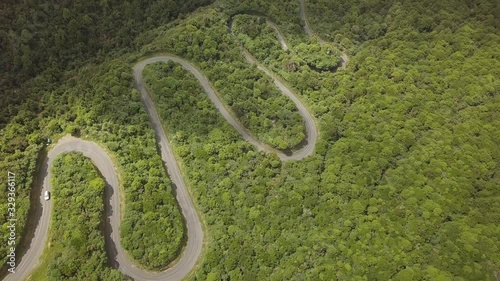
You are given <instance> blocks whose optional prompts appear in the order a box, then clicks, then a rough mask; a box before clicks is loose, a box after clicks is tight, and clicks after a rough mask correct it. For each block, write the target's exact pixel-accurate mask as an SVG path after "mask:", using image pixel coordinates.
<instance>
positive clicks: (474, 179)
mask: <svg viewBox="0 0 500 281" xmlns="http://www.w3.org/2000/svg"><path fill="white" fill-rule="evenodd" d="M498 5H499V4H498V3H497V1H493V0H482V1H476V2H473V1H472V2H471V1H456V0H447V1H444V2H443V1H442V2H436V1H428V0H424V1H417V2H415V1H413V2H411V1H397V2H396V1H377V0H374V1H350V2H346V1H343V2H342V1H320V0H309V1H307V7H308V10H307V13H308V17H309V22H310V23H311V25H312V27H313V29H314V30H315V31H316V32H317V33H318V35H319V36H321V38H323V39H324V40H326V41H328V42H327V43H326V45H321V44H319V42H318V40H317V38H314V37H309V36H307V35H306V34H305V33H304V31H303V28H302V25H303V23H302V21H301V20H300V17H299V1H298V0H297V1H295V0H293V1H292V0H289V1H249V0H248V1H229V0H228V1H218V2H216V3H215V4H214V5H213V6H210V7H207V8H202V9H200V10H199V11H197V12H194V13H192V14H190V15H189V16H187V17H186V18H185V19H182V20H179V21H177V22H175V23H174V24H170V25H162V26H160V27H159V28H156V29H151V28H152V27H153V26H145V27H144V28H143V29H138V30H140V31H138V32H137V33H135V34H138V37H137V39H136V40H135V41H133V42H134V43H133V44H132V45H133V46H127V47H123V49H122V48H121V47H118V48H117V50H116V51H113V52H114V53H115V54H121V56H120V57H118V58H113V59H111V58H109V57H107V56H104V57H103V58H101V60H102V61H103V62H102V63H100V62H99V63H96V64H86V63H84V62H83V61H81V62H80V64H79V65H82V67H78V68H77V69H76V70H72V71H61V72H62V73H63V74H64V75H60V76H58V77H60V79H61V81H62V82H57V83H56V82H55V80H52V79H51V78H50V76H48V75H46V74H42V75H38V76H36V75H35V74H38V73H35V74H32V75H33V77H35V76H36V78H34V79H32V80H29V81H28V82H24V83H20V85H19V87H18V88H14V87H12V86H7V89H8V90H7V91H5V93H4V94H3V95H7V96H9V97H11V98H12V99H14V97H16V95H14V93H19V96H20V97H22V96H23V93H30V97H31V96H32V98H31V99H18V101H17V103H12V105H10V104H11V103H9V106H8V107H6V108H7V109H6V110H5V111H2V115H3V116H2V118H3V119H2V120H4V121H3V123H5V125H2V126H1V129H0V160H1V161H0V167H1V169H2V171H4V170H12V171H14V172H16V173H17V175H18V188H19V189H18V190H19V194H18V200H19V201H18V202H19V204H20V205H21V206H20V207H19V208H18V212H19V213H18V215H19V219H20V223H24V222H25V217H26V212H27V206H28V204H29V203H28V194H29V188H28V187H29V185H30V184H31V180H32V179H31V175H32V173H33V171H34V168H35V161H36V158H37V154H38V151H39V149H40V147H41V144H42V143H43V141H44V139H45V138H46V137H52V136H58V135H61V134H64V133H73V134H79V135H81V136H82V137H85V138H88V139H92V140H94V141H97V142H100V143H102V144H103V145H105V146H106V147H108V148H109V150H110V151H111V152H112V153H113V155H115V157H116V161H117V163H119V167H120V170H121V173H120V174H122V175H123V179H122V184H123V187H124V190H125V197H126V198H125V199H126V200H125V202H126V209H125V221H124V223H123V226H122V227H123V229H128V228H127V227H130V226H134V225H141V223H147V225H155V226H156V225H157V226H158V227H160V228H161V227H162V226H164V227H165V228H166V229H155V228H152V229H145V230H143V232H140V231H141V230H140V229H130V231H122V238H123V241H126V239H129V238H130V237H136V236H134V235H139V233H140V235H144V237H145V238H144V239H139V240H137V239H135V240H133V241H134V242H140V243H141V244H139V245H137V244H133V243H130V244H128V246H126V247H127V250H128V251H129V252H130V253H132V254H133V256H134V258H135V259H136V260H138V261H139V262H140V263H141V264H143V265H146V266H148V267H153V268H158V267H161V266H162V265H165V264H167V263H168V262H169V261H170V260H171V259H172V258H175V257H172V256H170V257H165V258H164V260H162V261H156V260H151V259H148V257H151V255H153V254H154V253H155V252H154V251H155V250H158V249H175V248H176V247H177V248H179V247H181V245H177V246H176V244H175V243H176V242H175V241H174V240H169V239H171V238H170V237H163V238H162V237H159V234H161V233H165V232H166V231H169V229H170V228H169V227H167V226H165V225H168V224H162V225H160V224H154V223H152V222H150V221H148V219H150V218H151V217H150V216H144V212H143V210H144V209H145V208H146V206H147V203H146V202H149V200H156V199H157V198H163V199H164V201H163V205H162V206H163V207H162V208H164V210H163V211H161V212H160V211H158V212H156V214H157V215H158V216H165V219H167V220H169V221H170V222H171V224H170V225H172V226H173V227H174V228H177V227H180V228H182V226H181V224H182V219H181V217H180V213H179V211H178V209H177V206H176V203H175V200H174V198H173V196H172V194H171V192H170V181H169V180H168V178H167V176H166V173H165V171H164V169H163V168H162V165H161V160H160V158H159V156H158V155H157V152H156V149H155V143H154V134H153V131H152V130H151V127H150V125H149V121H148V118H147V116H146V114H145V112H144V106H143V105H142V104H141V102H140V100H139V94H138V93H137V91H135V90H134V89H133V88H134V84H133V79H132V75H131V66H132V64H133V63H134V62H136V61H137V60H138V59H140V58H142V57H145V56H148V55H151V54H154V53H162V52H166V53H173V54H176V55H178V56H181V57H183V58H185V59H188V60H190V61H192V62H193V63H194V64H195V65H197V66H198V67H199V69H200V70H201V71H202V72H203V73H204V74H205V75H206V76H207V77H208V79H209V80H210V81H211V83H212V84H213V86H214V88H215V89H216V90H217V91H218V92H219V94H220V95H221V97H222V98H223V99H224V100H225V101H226V102H227V104H228V105H229V106H230V107H231V108H232V110H233V112H235V114H237V115H238V118H240V120H241V121H242V122H243V123H244V124H245V126H247V128H249V130H250V131H252V132H253V133H255V134H256V135H258V137H259V138H260V139H261V140H263V141H265V142H267V143H269V144H272V145H275V146H278V147H279V142H273V141H274V140H275V139H276V136H280V135H285V136H289V139H287V140H285V141H287V143H286V144H287V145H288V147H291V146H293V145H294V144H295V143H297V142H300V141H301V139H299V138H298V139H292V137H293V136H294V133H295V132H297V131H300V130H299V129H297V131H296V130H295V129H293V128H298V127H297V126H296V125H297V124H300V120H301V119H300V116H298V115H297V113H296V111H295V110H294V107H293V104H291V103H290V102H289V101H287V100H286V99H282V97H281V95H280V93H279V92H278V91H277V90H276V89H275V88H274V87H273V85H272V83H271V80H270V79H269V78H268V77H267V76H266V75H265V74H264V73H262V72H260V71H258V70H257V69H256V68H255V67H253V66H249V64H248V63H247V62H246V61H245V59H244V57H243V56H242V54H241V50H240V48H239V47H240V46H241V45H243V46H244V47H245V48H247V49H248V50H249V51H250V52H251V53H252V54H254V56H255V57H256V58H257V59H258V60H259V62H260V63H262V64H264V65H266V66H268V67H269V68H270V69H272V70H273V71H274V72H275V73H277V74H278V75H279V76H280V77H282V79H283V80H284V81H285V82H286V83H288V84H289V85H291V86H292V87H293V88H294V89H295V90H296V91H297V93H298V94H299V95H300V96H301V98H302V99H303V100H304V101H305V102H306V103H307V105H308V106H309V107H310V108H311V110H312V113H313V115H314V116H315V117H316V118H317V120H318V125H319V131H320V139H319V142H318V144H317V146H316V153H315V154H314V155H313V156H311V157H308V158H306V159H303V160H301V161H292V162H280V161H279V159H278V158H277V157H276V156H275V155H268V154H263V153H259V152H257V151H256V150H255V148H254V147H253V146H251V145H249V144H248V143H246V142H244V141H243V140H242V139H241V137H240V136H239V135H238V134H237V132H236V131H234V129H233V128H232V127H231V126H230V125H229V124H227V122H225V120H224V119H223V118H222V117H221V116H220V114H219V113H218V112H217V111H216V109H215V107H214V106H213V105H212V104H211V103H210V101H209V100H208V98H207V97H206V95H205V94H204V93H203V91H202V89H201V88H200V86H199V85H198V83H197V81H196V80H195V79H194V78H193V77H192V76H191V75H190V74H188V73H186V72H185V71H184V70H183V69H182V68H180V67H178V66H176V65H175V64H172V63H169V64H165V63H161V64H155V65H150V66H148V67H147V68H146V69H145V71H144V73H145V76H146V79H147V82H148V85H149V87H150V89H151V94H152V96H153V99H154V101H155V102H156V104H157V108H158V112H159V113H160V116H161V118H162V119H163V125H164V127H165V128H166V131H167V134H168V136H169V139H170V140H171V142H172V145H173V147H174V150H175V153H176V156H177V157H178V159H180V166H181V168H182V169H183V172H184V174H185V176H186V178H185V180H186V182H187V183H188V185H189V186H190V190H191V192H192V194H193V196H194V203H195V205H197V206H198V208H199V210H200V212H201V213H202V218H203V220H204V221H205V223H206V228H207V229H206V233H207V234H206V235H207V236H208V237H207V238H208V239H207V240H208V244H207V249H206V251H205V252H204V255H203V257H202V260H201V265H200V267H199V268H197V269H196V272H195V273H194V275H193V276H192V279H193V280H229V279H230V280H497V279H498V278H499V276H500V263H499V261H500V254H499V253H500V241H499V237H500V189H499V188H498V187H499V186H500V167H499V165H500V164H499V163H500V143H499V142H498V139H500V129H499V128H500V118H499V114H498V112H500V95H499V92H500V81H499V80H498V79H497V77H500V30H499V28H500V26H498V21H497V20H496V19H498V18H499V15H498V13H499V11H500V9H499V7H498ZM248 10H252V11H258V12H260V13H261V14H262V15H266V16H267V17H268V18H269V19H271V20H272V21H274V22H275V23H276V24H277V25H278V27H279V28H280V30H281V32H282V33H283V35H284V37H285V39H286V41H287V44H288V45H289V50H288V51H283V50H282V49H281V48H280V44H279V42H278V41H277V39H276V33H275V31H274V30H273V29H272V28H269V26H268V25H267V24H266V23H265V20H264V19H263V18H261V19H259V17H258V16H245V15H240V16H235V17H234V24H235V25H234V31H235V35H234V36H233V35H231V34H230V33H229V32H228V26H227V23H228V21H229V19H230V17H231V16H232V15H234V14H235V13H237V12H238V11H242V12H244V11H248ZM155 20H156V19H155ZM138 24H139V25H140V23H138ZM160 24H162V23H161V22H159V23H158V25H160ZM117 28H118V27H117ZM145 30H148V31H147V32H146V31H145ZM141 31H145V32H143V33H142V34H139V33H141ZM111 34H112V35H110V36H111V37H113V36H114V33H111ZM131 36H132V35H131ZM113 38H114V37H113ZM113 40H114V39H113ZM131 40H132V39H131ZM130 42H131V41H130ZM125 45H126V44H125ZM4 46H5V44H2V48H4ZM329 46H331V47H329ZM135 47H138V48H139V47H140V50H139V51H135V50H134V48H135ZM324 48H327V49H324ZM329 49H330V50H331V52H334V54H333V55H332V56H331V57H332V60H329V59H328V58H327V57H325V55H329V54H327V52H326V51H328V50H329ZM338 50H347V52H348V53H349V54H350V61H349V64H348V65H347V68H346V69H337V70H336V71H329V67H330V66H329V65H322V63H332V64H333V63H334V62H338ZM2 51H3V49H2ZM89 56H91V54H89ZM110 56H111V55H110ZM94 57H95V54H94ZM2 59H3V58H2ZM6 59H13V58H12V57H11V55H8V58H6ZM334 59H336V61H335V60H334ZM312 65H315V66H316V67H315V68H314V67H311V66H312ZM76 66H77V65H75V66H73V67H76ZM322 66H324V67H322ZM327 69H328V71H325V70H327ZM9 71H13V72H12V73H14V74H16V73H21V72H20V71H19V70H11V68H9ZM26 75H27V74H26ZM5 77H6V76H5ZM9 79H10V78H9ZM4 85H7V84H4ZM8 85H12V84H8ZM259 87H263V88H264V89H266V90H267V92H268V93H269V96H268V100H266V101H265V102H264V101H259V99H258V98H259V95H255V94H254V91H255V89H260V88H259ZM262 92H264V91H262ZM25 95H27V94H25ZM269 100H270V101H276V103H271V102H269ZM271 104H276V105H279V108H274V107H272V106H271ZM256 105H259V106H258V108H253V107H254V106H256ZM239 106H242V107H243V109H239ZM277 109H279V111H277ZM242 110H248V111H242ZM271 113H272V114H275V116H273V115H271ZM266 114H267V115H266ZM253 115H257V117H258V118H262V119H258V120H253V119H251V116H253ZM273 119H276V120H279V122H283V126H284V127H285V126H287V131H285V132H283V131H279V130H275V131H274V132H270V131H267V129H265V128H266V126H267V125H266V124H268V123H267V122H270V121H271V120H273ZM3 123H2V124H3ZM266 134H268V135H266ZM302 138H303V136H302ZM146 184H149V187H150V189H148V188H143V187H144V186H145V185H146ZM146 190H154V191H155V192H160V194H161V195H156V194H154V195H152V194H150V193H148V192H145V191H146ZM1 200H4V199H1ZM0 203H1V208H0V210H2V214H5V213H6V212H5V208H6V207H5V206H6V204H4V202H0ZM155 211H156V210H155ZM155 211H154V212H155ZM23 219H24V220H23ZM154 220H155V221H157V219H156V218H155V219H154ZM177 229H178V228H177ZM134 233H135V234H134ZM179 235H180V234H179ZM1 239H5V235H2V237H1ZM5 241H6V240H1V241H0V243H2V245H6V242H5ZM130 241H131V240H130ZM159 242H162V243H163V244H159V245H157V244H156V243H159ZM152 245H157V246H156V247H152ZM2 247H3V246H2ZM150 251H152V252H150Z"/></svg>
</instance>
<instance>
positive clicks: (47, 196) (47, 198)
mask: <svg viewBox="0 0 500 281" xmlns="http://www.w3.org/2000/svg"><path fill="white" fill-rule="evenodd" d="M43 197H44V198H45V201H47V200H49V199H50V192H48V191H45V195H44V196H43Z"/></svg>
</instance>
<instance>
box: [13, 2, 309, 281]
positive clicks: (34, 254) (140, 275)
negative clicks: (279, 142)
mask: <svg viewBox="0 0 500 281" xmlns="http://www.w3.org/2000/svg"><path fill="white" fill-rule="evenodd" d="M302 6H304V8H302V9H301V15H302V14H303V19H305V22H306V32H307V33H308V34H313V33H312V30H311V29H310V27H309V24H308V22H307V19H306V18H305V2H304V0H301V7H302ZM267 22H268V24H269V25H270V26H271V27H273V28H274V29H275V30H276V31H277V32H278V36H277V38H278V40H279V41H280V43H281V45H282V48H283V49H284V50H286V49H287V48H288V46H287V44H286V42H285V40H284V38H283V36H282V34H281V33H280V31H279V29H278V28H277V27H276V25H275V24H274V23H272V22H271V21H269V20H268V21H267ZM242 53H243V55H244V56H245V58H246V59H247V61H248V62H249V63H251V64H256V66H257V68H259V69H260V70H262V71H264V72H265V73H266V74H267V75H269V76H270V77H271V78H272V79H273V81H274V84H275V85H276V86H277V87H278V88H279V89H280V90H281V92H282V93H283V94H284V95H286V96H287V97H289V98H290V99H291V100H292V101H293V102H294V104H295V105H296V107H297V109H298V111H299V114H300V115H301V116H302V118H303V119H304V122H305V128H306V135H307V139H306V141H305V142H304V144H303V146H302V147H300V149H298V150H296V151H293V152H291V153H284V152H282V151H279V150H276V149H273V148H270V147H269V146H268V145H265V144H262V143H261V142H259V141H258V140H257V139H256V138H255V137H254V136H253V135H252V134H251V133H249V132H248V131H247V130H246V128H245V127H244V126H243V125H242V124H241V123H240V122H239V121H238V120H237V119H236V118H235V117H234V116H233V114H231V113H230V112H229V110H227V108H226V107H225V106H224V103H223V102H222V101H221V100H220V98H219V97H218V95H217V93H216V91H215V90H214V89H213V88H212V86H211V85H210V82H209V81H208V79H207V78H206V77H205V76H204V75H203V74H202V73H201V72H200V71H199V70H198V69H197V68H196V67H195V66H194V65H192V64H191V63H189V62H188V61H186V60H184V59H182V58H179V57H176V56H172V55H161V56H155V57H151V58H147V59H144V60H142V61H140V62H138V63H137V64H136V65H135V66H134V67H133V74H134V79H135V82H136V88H137V90H139V92H140V93H141V98H142V101H143V103H144V105H145V108H146V111H147V113H148V116H149V118H150V121H151V124H152V126H153V129H154V130H155V134H156V140H157V143H158V146H159V148H160V153H161V157H162V160H163V162H164V165H165V167H166V168H167V170H168V174H169V176H170V178H171V180H172V182H173V184H174V185H175V187H176V199H177V200H178V202H179V206H180V208H181V211H182V214H183V216H184V218H185V222H186V229H187V237H188V239H187V244H186V246H185V247H184V251H183V252H182V254H181V257H180V259H179V260H178V261H177V262H176V263H175V264H174V265H173V266H172V267H170V268H169V269H167V270H165V271H162V272H152V271H146V270H143V269H141V268H138V267H137V266H136V265H134V263H133V262H132V261H131V260H130V259H129V258H128V255H127V254H126V252H125V250H124V249H123V247H122V245H121V242H120V196H119V194H120V186H119V182H118V177H117V170H116V167H115V166H114V164H113V161H112V160H111V158H110V157H109V155H108V154H107V152H106V151H105V150H104V149H103V148H102V147H100V146H99V145H97V144H96V143H94V142H91V141H86V140H82V139H78V138H74V137H71V136H66V137H63V138H62V139H60V140H59V141H58V142H57V144H55V145H54V146H53V147H52V149H51V150H50V151H49V152H48V154H47V156H46V158H45V160H44V162H43V165H42V168H41V170H40V175H41V177H40V178H39V181H40V182H39V183H38V184H39V185H41V186H42V187H43V188H42V189H41V190H39V191H38V194H37V197H38V203H39V204H36V205H35V206H34V210H33V212H34V215H33V216H34V217H35V218H36V219H37V221H36V222H34V223H35V225H34V228H33V229H34V233H31V234H32V235H33V238H32V239H31V241H30V245H29V247H28V248H27V251H26V253H25V254H24V255H23V257H22V258H21V261H20V262H19V264H18V265H17V268H16V273H13V274H8V275H7V276H5V278H4V280H7V281H19V280H24V279H26V278H27V277H28V276H29V274H30V273H31V272H32V271H33V270H34V269H35V268H36V267H37V266H38V265H39V259H40V256H41V254H42V251H43V249H44V247H45V245H46V241H47V235H48V230H49V225H50V218H51V210H52V200H49V201H45V200H44V198H43V191H46V190H47V191H50V190H51V183H50V180H51V173H50V169H51V167H52V164H53V161H54V159H55V158H56V157H57V156H58V155H60V154H63V153H68V152H81V153H83V155H85V156H86V157H88V158H90V159H91V160H92V161H93V163H94V164H95V166H96V167H97V168H98V169H99V171H100V173H101V174H102V176H103V177H104V179H105V181H106V183H107V186H106V189H105V202H104V204H105V210H106V214H105V216H106V218H107V223H105V239H106V251H107V252H108V256H109V257H110V259H111V260H110V263H111V264H112V265H113V266H114V267H116V268H118V269H119V270H120V271H121V272H122V273H124V274H125V275H126V276H128V277H129V278H131V279H134V280H182V279H183V278H184V277H185V276H187V275H188V274H189V272H191V270H192V269H193V267H194V266H195V264H196V262H197V260H198V259H199V257H200V255H201V252H202V248H203V238H204V237H203V230H202V226H201V222H200V219H199V217H198V215H197V213H196V209H195V207H194V205H193V203H192V201H191V197H190V195H189V191H188V189H187V187H186V184H185V182H184V180H183V178H182V174H181V172H180V169H179V166H178V165H177V162H176V160H175V157H174V154H173V152H172V149H171V147H170V144H169V141H168V139H167V136H166V134H165V132H164V129H163V126H162V124H161V122H160V118H159V116H158V113H157V111H156V108H155V105H154V103H153V101H152V100H151V98H150V96H149V94H148V92H147V90H146V87H145V83H144V80H143V77H142V72H143V69H144V67H145V66H147V65H148V64H151V63H155V62H168V61H173V62H176V63H179V64H181V65H182V67H183V68H184V69H186V70H187V71H189V72H190V73H192V74H193V75H194V76H195V77H196V79H198V81H199V82H200V84H201V86H202V87H203V89H204V90H205V92H206V94H207V95H208V97H209V98H210V100H211V101H212V102H213V103H214V105H215V106H216V108H217V109H218V111H219V112H220V113H221V114H222V115H223V117H224V118H225V119H226V120H227V121H228V122H229V123H230V124H231V125H232V126H233V127H234V128H235V129H236V130H237V131H238V132H239V133H240V135H241V136H242V137H243V139H244V140H246V141H248V142H249V143H251V144H253V145H255V146H256V147H257V148H258V150H260V151H265V152H269V153H276V154H277V155H278V157H279V158H280V159H281V160H282V161H288V160H300V159H303V158H305V157H307V156H309V155H311V154H312V153H313V152H314V148H315V145H316V141H317V137H318V136H317V129H316V124H315V121H314V118H313V117H312V115H311V114H310V113H309V111H308V110H307V108H306V106H305V105H304V104H303V103H302V102H301V101H300V99H299V98H298V97H297V96H296V95H295V94H294V93H293V92H292V91H291V90H290V89H289V88H288V87H287V86H286V85H285V84H283V83H282V82H281V81H280V80H279V79H278V78H277V76H276V75H275V74H274V73H272V72H271V71H270V70H268V69H267V68H265V67H264V66H263V65H261V64H259V63H258V62H257V60H256V59H255V58H254V57H253V56H252V55H251V54H250V53H249V52H248V51H247V50H246V49H244V48H242Z"/></svg>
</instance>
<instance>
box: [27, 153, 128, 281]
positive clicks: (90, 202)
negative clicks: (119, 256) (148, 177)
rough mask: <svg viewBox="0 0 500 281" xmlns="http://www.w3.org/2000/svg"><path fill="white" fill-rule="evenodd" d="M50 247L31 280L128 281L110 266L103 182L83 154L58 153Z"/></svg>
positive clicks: (53, 192) (53, 189)
mask: <svg viewBox="0 0 500 281" xmlns="http://www.w3.org/2000/svg"><path fill="white" fill-rule="evenodd" d="M52 175H53V176H52V199H51V200H52V201H53V202H54V209H53V213H52V220H51V227H50V234H49V240H48V244H47V247H46V249H45V252H44V256H43V258H42V262H41V264H40V266H39V267H38V269H36V270H35V272H33V275H32V276H31V278H30V280H37V281H39V280H103V281H108V280H109V281H111V280H126V279H125V278H124V276H123V275H122V274H121V273H120V272H119V271H118V270H116V269H111V268H110V267H109V266H108V258H107V256H106V251H105V248H104V235H103V233H102V229H103V227H104V226H103V216H104V204H103V199H104V198H103V197H104V188H105V182H104V180H103V179H102V178H101V177H100V175H99V173H98V171H97V170H96V169H95V167H94V166H93V164H92V162H91V161H90V160H88V159H86V158H85V157H84V156H83V155H82V154H80V153H69V154H65V155H60V156H58V157H57V158H56V159H55V161H54V166H53V168H52Z"/></svg>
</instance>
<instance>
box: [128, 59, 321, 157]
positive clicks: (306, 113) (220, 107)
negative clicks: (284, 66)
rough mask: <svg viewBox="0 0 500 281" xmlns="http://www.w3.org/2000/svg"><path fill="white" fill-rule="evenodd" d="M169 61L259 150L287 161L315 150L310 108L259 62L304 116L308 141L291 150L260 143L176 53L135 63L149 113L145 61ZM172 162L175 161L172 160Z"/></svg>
mask: <svg viewBox="0 0 500 281" xmlns="http://www.w3.org/2000/svg"><path fill="white" fill-rule="evenodd" d="M244 54H245V57H246V58H247V60H248V61H249V62H251V63H256V60H255V59H254V58H253V57H252V56H251V55H250V54H249V53H248V52H246V51H244ZM168 61H173V62H177V63H179V64H181V65H182V67H183V68H184V69H186V70H187V71H189V72H191V73H192V74H193V75H194V76H195V77H196V79H198V81H199V82H200V84H201V86H202V87H203V89H204V90H205V93H207V95H208V97H209V98H210V100H211V101H212V102H213V103H214V105H215V106H216V108H217V110H218V111H219V112H220V113H221V114H222V116H224V118H225V119H226V120H227V122H229V124H231V126H233V127H234V128H235V129H236V130H237V131H238V132H239V133H240V135H241V136H242V137H243V139H244V140H246V141H247V142H249V143H251V144H253V145H254V146H256V147H257V148H258V149H259V150H260V151H266V152H271V153H276V154H277V155H278V157H279V158H280V159H281V160H282V161H287V160H300V159H302V158H305V157H307V156H309V155H311V154H312V153H313V152H314V147H315V146H316V140H317V130H316V123H315V122H314V118H313V117H312V116H311V114H310V113H309V111H307V109H306V107H305V105H304V104H303V103H302V102H301V101H300V100H299V99H298V98H297V97H296V96H295V95H294V94H293V93H292V92H291V91H290V90H289V89H288V88H287V87H286V86H285V85H283V83H281V82H280V81H279V80H278V79H276V78H275V77H274V75H272V74H271V72H270V71H269V70H267V69H266V68H264V67H262V66H260V65H258V67H259V68H260V69H262V70H264V72H266V73H267V74H268V75H270V76H271V77H272V78H273V80H274V83H275V84H276V86H278V88H279V89H280V90H281V91H282V93H283V94H284V95H286V96H287V97H289V98H290V99H291V100H292V101H293V102H294V103H295V105H296V106H297V108H298V110H299V113H300V115H301V116H302V118H304V121H305V127H306V134H307V144H305V145H304V146H302V147H301V148H300V149H299V150H297V151H294V152H293V153H292V154H291V155H287V154H285V153H283V152H282V151H279V150H276V149H273V148H269V147H268V146H267V145H264V144H262V143H261V142H259V141H258V140H257V139H256V138H255V137H254V136H252V135H251V134H250V133H249V132H248V131H247V130H246V128H245V127H243V125H242V124H241V123H240V122H239V121H238V120H237V119H236V118H235V117H233V115H231V114H230V113H229V111H228V110H227V109H226V107H225V106H224V104H223V102H222V101H221V100H220V98H219V97H218V96H217V94H216V93H215V90H214V89H213V88H212V86H210V83H209V82H208V79H207V78H206V77H205V76H204V75H203V74H201V72H200V71H199V70H198V69H196V67H194V66H193V65H192V64H190V63H189V62H187V61H186V60H184V59H181V58H179V57H176V56H171V55H164V56H157V57H152V58H149V59H145V60H143V61H141V62H139V63H138V64H136V65H135V66H134V77H135V79H136V84H137V89H138V90H139V91H140V92H141V96H142V99H143V101H144V103H145V105H146V108H147V110H148V112H150V114H151V113H152V114H153V115H157V114H156V110H155V108H154V104H153V102H152V101H151V98H150V97H149V95H148V93H147V91H146V89H145V87H144V81H143V79H142V70H143V69H144V67H145V66H146V65H148V64H151V63H155V62H168ZM154 119H156V118H152V120H151V122H152V123H153V125H154V126H155V127H158V129H156V128H155V130H157V131H159V130H162V131H163V129H162V128H161V124H160V123H159V121H158V124H156V125H155V123H156V121H155V120H154ZM174 162H175V161H174Z"/></svg>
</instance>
